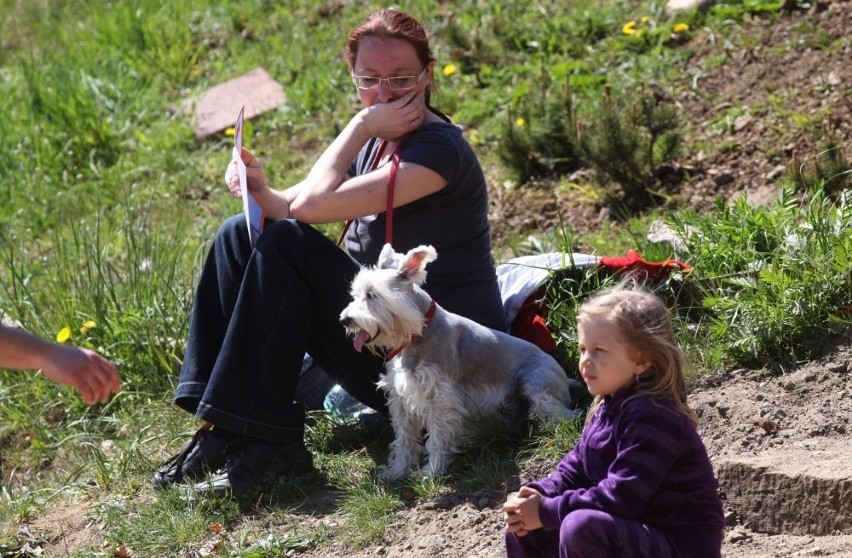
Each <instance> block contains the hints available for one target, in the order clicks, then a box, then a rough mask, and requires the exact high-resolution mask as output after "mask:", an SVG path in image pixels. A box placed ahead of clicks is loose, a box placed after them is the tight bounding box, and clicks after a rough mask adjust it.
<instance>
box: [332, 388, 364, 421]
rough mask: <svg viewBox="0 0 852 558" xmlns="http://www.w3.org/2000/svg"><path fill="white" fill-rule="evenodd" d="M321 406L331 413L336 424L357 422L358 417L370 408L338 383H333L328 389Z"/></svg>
mask: <svg viewBox="0 0 852 558" xmlns="http://www.w3.org/2000/svg"><path fill="white" fill-rule="evenodd" d="M322 406H323V407H324V408H325V410H326V411H328V412H329V413H331V416H332V418H333V419H334V422H336V423H337V424H357V423H358V417H359V416H360V415H361V414H362V413H364V412H365V411H369V410H370V409H369V407H367V406H366V405H364V404H363V403H361V402H360V401H358V400H357V399H355V398H354V397H352V396H351V395H349V393H348V392H347V391H346V390H345V389H343V388H342V387H340V385H339V384H335V386H334V387H333V388H331V389H330V390H329V391H328V393H327V394H326V396H325V400H324V401H323V404H322Z"/></svg>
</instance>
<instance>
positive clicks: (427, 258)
mask: <svg viewBox="0 0 852 558" xmlns="http://www.w3.org/2000/svg"><path fill="white" fill-rule="evenodd" d="M437 258H438V252H436V251H435V249H434V248H433V247H431V246H418V247H417V248H412V249H411V250H409V251H408V253H407V254H406V255H405V257H404V258H403V259H402V261H401V262H400V263H399V274H400V275H401V276H403V277H405V278H406V279H408V280H409V281H412V282H413V283H417V284H418V285H422V284H423V282H424V281H426V264H428V263H429V262H431V261H434V260H435V259H437Z"/></svg>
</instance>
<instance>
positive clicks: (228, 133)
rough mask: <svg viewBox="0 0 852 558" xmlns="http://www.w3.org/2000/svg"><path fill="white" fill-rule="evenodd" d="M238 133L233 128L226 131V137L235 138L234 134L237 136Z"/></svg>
mask: <svg viewBox="0 0 852 558" xmlns="http://www.w3.org/2000/svg"><path fill="white" fill-rule="evenodd" d="M236 133H237V131H236V130H235V129H234V128H233V127H230V128H226V129H225V135H226V136H230V137H234V134H236Z"/></svg>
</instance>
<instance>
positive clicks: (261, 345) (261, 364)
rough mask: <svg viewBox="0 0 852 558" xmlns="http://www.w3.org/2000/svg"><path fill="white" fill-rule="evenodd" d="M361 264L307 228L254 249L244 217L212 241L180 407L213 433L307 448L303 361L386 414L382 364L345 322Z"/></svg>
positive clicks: (289, 230)
mask: <svg viewBox="0 0 852 558" xmlns="http://www.w3.org/2000/svg"><path fill="white" fill-rule="evenodd" d="M359 269H360V266H359V264H358V263H357V262H356V261H355V260H353V259H352V258H351V257H350V256H349V255H348V254H346V253H345V252H344V251H343V250H341V249H340V248H339V247H337V246H336V245H335V244H334V243H333V242H331V241H330V240H328V239H327V238H325V237H324V236H323V235H322V234H321V233H319V232H318V231H317V230H316V229H314V228H313V227H311V226H309V225H305V224H303V223H299V222H297V221H293V220H286V221H277V222H274V223H270V224H269V225H268V226H267V227H266V228H265V229H264V232H263V234H262V235H261V236H260V238H259V240H258V242H257V246H256V249H255V250H254V251H252V250H251V249H250V247H249V239H248V233H247V230H246V225H245V219H244V217H243V216H242V215H239V216H236V217H232V218H231V219H228V220H227V221H226V222H225V223H224V224H223V225H222V228H221V229H220V230H219V232H218V233H217V234H216V237H215V238H214V240H213V245H212V246H211V248H210V251H209V253H208V255H207V261H206V262H205V264H204V268H203V270H202V272H201V277H200V279H199V283H198V287H197V290H196V295H195V304H194V307H193V312H192V321H191V323H190V328H189V338H188V341H187V347H186V354H185V357H184V362H183V367H182V368H181V372H180V383H179V385H178V388H177V393H176V394H175V402H176V403H177V404H178V405H179V406H180V407H182V408H183V409H186V410H187V411H189V412H193V413H195V414H196V416H198V417H199V418H201V419H203V420H206V421H209V422H212V423H213V424H214V425H216V426H218V427H220V428H223V429H225V430H229V431H232V432H237V433H240V434H245V435H249V436H252V437H255V438H261V439H264V440H269V441H281V442H286V441H291V440H293V439H301V438H302V435H303V430H304V420H305V417H304V409H303V408H302V406H301V405H299V404H297V403H295V402H294V397H295V393H296V389H297V384H298V382H299V375H300V371H301V369H302V362H303V358H304V355H305V353H308V354H310V355H311V357H312V358H313V359H314V361H315V362H316V363H317V364H319V365H320V366H321V367H322V368H323V369H325V371H326V372H327V373H328V374H329V375H330V376H331V377H332V378H333V379H334V380H335V381H336V382H337V383H339V384H340V385H341V386H343V388H344V389H345V390H346V391H347V392H349V393H350V394H351V395H352V396H354V397H355V398H357V399H358V400H359V401H361V402H362V403H364V404H365V405H368V406H370V407H372V408H374V409H377V410H380V411H382V412H385V410H386V408H385V405H386V401H385V398H384V396H383V394H381V393H380V392H379V391H378V390H377V388H376V385H375V382H376V381H377V380H378V377H379V374H380V373H381V372H382V371H383V370H384V361H383V359H381V358H379V357H376V356H374V355H373V354H371V353H369V352H364V353H358V352H356V351H355V349H354V348H353V347H352V342H351V340H350V339H348V338H347V336H346V332H345V330H344V328H343V326H342V325H341V324H340V322H339V321H338V320H339V317H340V312H341V311H342V310H343V308H344V307H345V306H346V305H347V304H349V284H350V282H351V281H352V278H353V277H354V276H355V274H356V273H357V272H358V271H359Z"/></svg>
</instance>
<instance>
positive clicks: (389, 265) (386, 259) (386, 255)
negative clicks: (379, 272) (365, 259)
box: [376, 243, 402, 269]
mask: <svg viewBox="0 0 852 558" xmlns="http://www.w3.org/2000/svg"><path fill="white" fill-rule="evenodd" d="M401 257H402V256H401V255H400V254H397V253H396V252H394V251H393V246H391V245H390V243H388V244H385V245H384V246H383V247H382V252H381V253H380V254H379V261H378V262H376V267H377V268H379V269H395V268H396V267H398V266H399V260H400V258H401Z"/></svg>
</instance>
